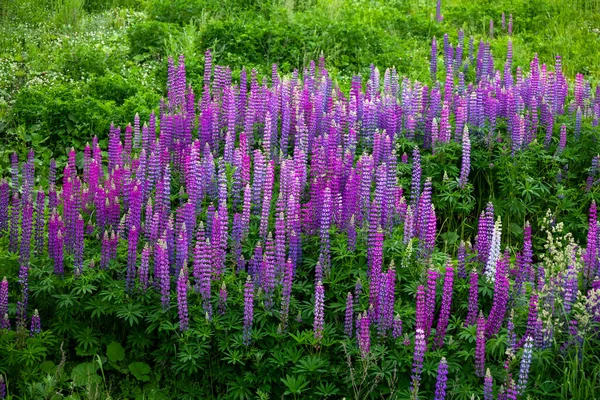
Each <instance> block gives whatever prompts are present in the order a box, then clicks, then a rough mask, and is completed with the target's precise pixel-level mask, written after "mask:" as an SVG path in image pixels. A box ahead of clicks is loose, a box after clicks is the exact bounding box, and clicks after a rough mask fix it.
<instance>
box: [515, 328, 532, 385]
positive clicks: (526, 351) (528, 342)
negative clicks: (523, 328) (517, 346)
mask: <svg viewBox="0 0 600 400" xmlns="http://www.w3.org/2000/svg"><path fill="white" fill-rule="evenodd" d="M532 351H533V339H532V338H531V336H527V339H525V346H524V347H523V358H521V367H520V369H519V382H518V383H517V391H518V393H519V394H523V392H524V391H525V389H526V388H527V379H528V378H529V367H530V366H531V353H532Z"/></svg>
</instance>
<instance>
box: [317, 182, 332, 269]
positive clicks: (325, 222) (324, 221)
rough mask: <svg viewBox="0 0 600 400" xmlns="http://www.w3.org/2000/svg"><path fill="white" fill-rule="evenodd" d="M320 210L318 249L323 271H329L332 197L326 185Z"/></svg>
mask: <svg viewBox="0 0 600 400" xmlns="http://www.w3.org/2000/svg"><path fill="white" fill-rule="evenodd" d="M322 207H323V208H322V210H321V223H320V237H321V246H320V251H321V255H322V256H323V268H324V269H325V271H329V268H330V267H331V260H330V255H329V251H330V239H329V229H330V228H331V211H332V198H331V189H330V188H329V187H326V188H325V190H324V192H323V204H322Z"/></svg>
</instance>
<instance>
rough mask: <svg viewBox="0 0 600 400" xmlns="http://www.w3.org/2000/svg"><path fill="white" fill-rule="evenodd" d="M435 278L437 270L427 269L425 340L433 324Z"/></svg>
mask: <svg viewBox="0 0 600 400" xmlns="http://www.w3.org/2000/svg"><path fill="white" fill-rule="evenodd" d="M437 278H438V272H437V271H436V270H434V269H431V268H430V269H428V270H427V290H426V292H425V327H424V333H425V340H429V335H430V334H431V327H432V326H433V317H434V314H435V297H436V296H435V295H436V286H437Z"/></svg>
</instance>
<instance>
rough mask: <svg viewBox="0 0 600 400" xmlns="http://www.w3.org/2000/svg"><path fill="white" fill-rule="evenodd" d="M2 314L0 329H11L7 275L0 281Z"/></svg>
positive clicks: (0, 308) (0, 311) (0, 309)
mask: <svg viewBox="0 0 600 400" xmlns="http://www.w3.org/2000/svg"><path fill="white" fill-rule="evenodd" d="M0 316H1V318H2V320H1V321H0V329H10V322H9V321H8V280H7V279H6V276H5V277H4V278H3V279H2V282H1V283H0ZM5 316H6V317H7V318H5Z"/></svg>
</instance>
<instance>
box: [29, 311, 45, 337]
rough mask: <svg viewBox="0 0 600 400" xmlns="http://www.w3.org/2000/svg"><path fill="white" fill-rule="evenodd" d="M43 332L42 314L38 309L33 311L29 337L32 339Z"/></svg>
mask: <svg viewBox="0 0 600 400" xmlns="http://www.w3.org/2000/svg"><path fill="white" fill-rule="evenodd" d="M41 331H42V323H41V319H40V313H39V312H38V310H37V308H36V309H35V310H34V311H33V315H32V316H31V327H30V328H29V335H30V336H31V337H33V336H35V335H37V334H39V333H40V332H41Z"/></svg>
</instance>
